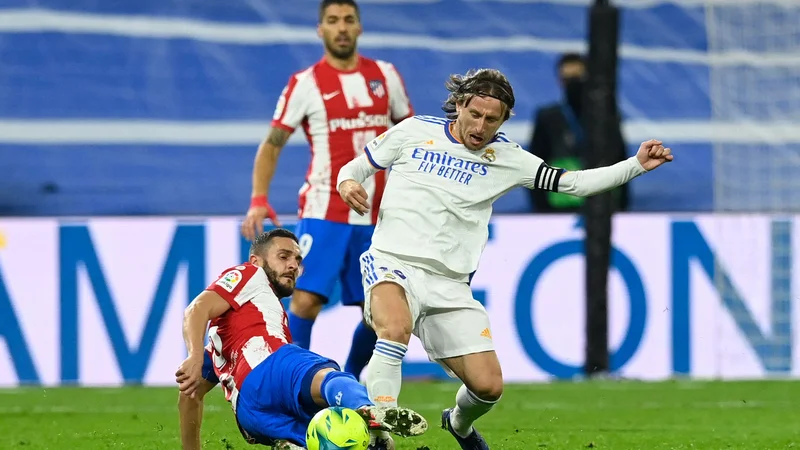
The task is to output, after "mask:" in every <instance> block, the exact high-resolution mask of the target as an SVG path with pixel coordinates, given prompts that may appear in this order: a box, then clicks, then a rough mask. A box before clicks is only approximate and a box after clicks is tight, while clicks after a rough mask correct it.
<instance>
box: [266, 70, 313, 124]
mask: <svg viewBox="0 0 800 450" xmlns="http://www.w3.org/2000/svg"><path fill="white" fill-rule="evenodd" d="M310 91H311V88H310V86H309V83H308V82H307V81H306V77H305V76H303V73H300V74H295V75H292V78H290V79H289V83H288V84H287V85H286V87H284V88H283V91H282V92H281V96H280V97H279V98H278V104H277V105H276V106H275V113H274V114H273V116H272V127H273V128H281V129H283V130H286V131H288V132H290V133H291V132H293V131H294V130H295V129H296V128H297V127H299V126H300V124H301V123H302V122H303V119H304V118H305V117H306V113H307V112H308V104H309V101H310V98H311V92H310Z"/></svg>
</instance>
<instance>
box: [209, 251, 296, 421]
mask: <svg viewBox="0 0 800 450" xmlns="http://www.w3.org/2000/svg"><path fill="white" fill-rule="evenodd" d="M206 290H209V291H214V292H216V293H217V294H219V295H220V296H221V297H222V298H224V299H225V301H227V302H228V303H229V304H230V305H231V309H229V310H228V311H227V312H225V313H224V314H222V315H221V316H219V317H217V318H216V319H213V320H212V321H211V324H210V326H209V328H208V344H207V345H206V351H207V352H209V354H210V356H211V360H212V361H213V362H214V372H216V374H217V377H218V378H219V381H220V385H222V389H223V390H224V391H225V398H226V399H227V400H228V401H229V402H231V406H233V409H234V410H236V400H237V397H238V395H239V390H240V389H241V387H242V382H244V378H245V377H246V376H247V375H248V374H249V373H250V371H252V370H253V368H254V367H256V366H257V365H258V364H259V363H261V362H262V361H264V360H265V359H267V357H269V355H271V354H272V353H273V352H274V351H275V350H277V349H278V348H280V347H281V346H283V345H284V344H288V343H290V342H292V336H291V333H290V332H289V319H288V317H287V316H286V311H285V310H284V309H283V304H282V303H281V301H280V299H279V298H278V296H277V295H275V292H273V290H272V285H271V284H270V282H269V279H268V278H267V274H266V273H265V272H264V269H262V268H261V267H258V266H254V265H252V264H250V263H245V264H241V265H238V266H236V267H231V268H230V269H228V270H226V271H224V272H222V275H220V276H219V278H217V280H216V281H214V282H213V283H211V285H210V286H208V287H207V288H206Z"/></svg>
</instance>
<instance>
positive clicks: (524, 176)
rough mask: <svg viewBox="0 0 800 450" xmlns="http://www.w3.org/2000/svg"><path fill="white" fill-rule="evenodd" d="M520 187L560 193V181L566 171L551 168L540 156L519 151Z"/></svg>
mask: <svg viewBox="0 0 800 450" xmlns="http://www.w3.org/2000/svg"><path fill="white" fill-rule="evenodd" d="M519 155H520V164H519V175H520V182H519V185H520V186H525V187H526V188H528V189H540V190H544V191H550V192H558V181H559V179H561V175H562V174H563V173H564V172H566V171H565V170H564V169H559V168H555V167H550V166H548V165H547V164H545V162H544V161H543V160H542V159H541V158H539V157H538V156H536V155H534V154H531V153H528V152H526V151H525V150H523V149H521V148H520V149H519Z"/></svg>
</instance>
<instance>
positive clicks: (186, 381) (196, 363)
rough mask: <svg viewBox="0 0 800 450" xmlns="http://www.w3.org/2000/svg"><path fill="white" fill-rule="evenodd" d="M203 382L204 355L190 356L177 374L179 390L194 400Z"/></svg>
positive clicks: (176, 379)
mask: <svg viewBox="0 0 800 450" xmlns="http://www.w3.org/2000/svg"><path fill="white" fill-rule="evenodd" d="M202 380H203V355H202V354H201V355H189V357H188V358H186V359H185V360H184V361H183V362H182V363H181V365H180V366H179V367H178V371H177V372H175V381H176V382H177V383H178V389H179V390H180V391H181V393H183V394H184V395H186V396H189V397H191V398H194V396H195V393H196V392H197V388H198V386H199V385H200V381H202Z"/></svg>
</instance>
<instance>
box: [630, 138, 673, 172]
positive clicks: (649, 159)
mask: <svg viewBox="0 0 800 450" xmlns="http://www.w3.org/2000/svg"><path fill="white" fill-rule="evenodd" d="M661 144H662V142H661V141H658V140H655V139H650V140H649V141H645V142H642V145H640V146H639V151H638V152H636V159H638V160H639V164H641V165H642V167H644V170H647V171H650V170H653V169H655V168H656V167H658V166H660V165H662V164H664V163H668V162H670V161H672V160H673V159H675V157H674V156H672V150H670V149H668V148H664V146H663V145H661Z"/></svg>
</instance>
